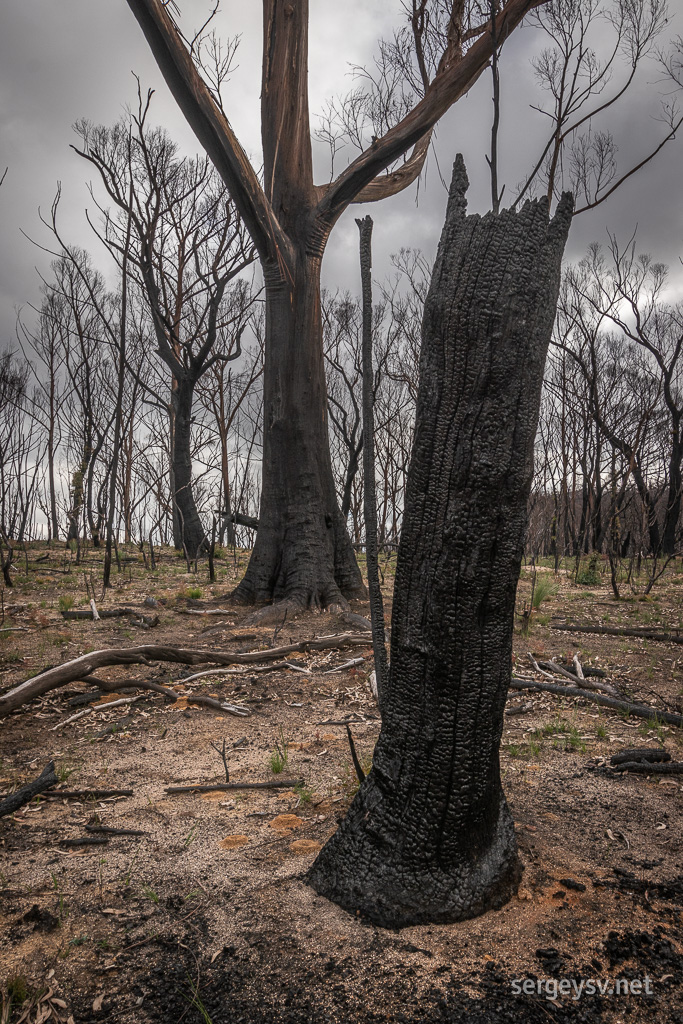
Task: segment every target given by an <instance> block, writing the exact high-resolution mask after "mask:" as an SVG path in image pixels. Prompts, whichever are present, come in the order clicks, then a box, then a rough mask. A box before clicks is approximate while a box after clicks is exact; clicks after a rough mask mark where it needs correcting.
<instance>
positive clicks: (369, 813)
mask: <svg viewBox="0 0 683 1024" xmlns="http://www.w3.org/2000/svg"><path fill="white" fill-rule="evenodd" d="M466 188H467V178H466V175H465V170H464V164H463V163H462V160H461V158H459V159H458V160H457V161H456V166H455V170H454V174H453V183H452V185H451V192H450V196H449V203H448V212H447V215H446V223H445V226H444V230H443V234H442V236H441V243H440V245H439V250H438V253H437V257H436V263H435V265H434V271H433V274H432V281H431V286H430V290H429V293H428V295H427V301H426V304H425V313H424V320H423V329H422V353H421V359H420V382H419V390H418V399H417V409H416V416H415V424H416V426H415V440H414V444H413V453H412V459H411V463H410V470H409V473H408V484H407V489H406V505H405V512H404V518H403V529H402V531H401V542H400V546H399V553H398V562H397V568H396V583H395V590H394V606H393V616H392V631H391V667H390V672H389V678H388V682H387V684H386V686H385V689H384V693H383V696H382V731H381V733H380V737H379V740H378V743H377V746H376V747H375V752H374V755H373V765H372V771H371V773H370V775H369V776H368V777H367V778H366V779H365V781H364V782H363V784H362V785H361V788H360V790H359V792H358V794H357V796H356V798H355V800H354V802H353V804H352V805H351V808H350V810H349V813H348V814H347V816H346V818H345V819H344V821H343V822H342V824H341V826H340V828H339V829H338V831H337V832H336V833H335V835H334V836H333V837H332V839H331V840H330V841H329V842H328V843H327V845H326V846H325V847H324V848H323V850H322V851H321V852H320V854H319V855H318V858H317V860H316V861H315V863H314V865H313V867H312V868H311V870H310V872H309V876H308V877H309V881H310V882H311V883H312V885H313V886H314V887H315V888H316V889H317V891H318V892H320V893H321V894H323V895H325V896H328V897H330V898H331V899H333V900H335V901H336V902H338V903H339V904H341V906H343V907H345V908H346V909H348V910H351V911H360V912H361V913H363V914H365V915H367V916H368V917H369V918H370V919H371V920H373V921H374V922H376V923H377V924H379V925H382V926H383V927H402V926H404V925H412V924H418V923H420V922H427V921H442V922H447V921H457V920H462V919H464V918H468V917H473V916H475V915H476V914H480V913H482V912H483V911H485V910H488V909H491V908H494V907H498V906H500V905H501V904H503V903H504V902H506V900H507V899H509V897H510V895H511V894H512V893H513V892H514V890H515V888H516V885H517V882H518V880H519V877H520V874H521V869H520V865H519V861H518V857H517V846H516V842H515V836H514V829H513V824H512V818H511V816H510V812H509V809H508V806H507V803H506V801H505V796H504V793H503V790H502V787H501V780H500V767H499V760H498V751H499V746H500V738H501V734H502V728H503V709H504V707H505V699H506V696H507V691H508V687H509V685H510V675H511V669H512V633H513V622H514V606H515V592H516V587H517V581H518V579H519V572H520V565H521V559H522V553H523V547H524V534H525V530H526V523H527V502H528V498H529V490H530V487H531V480H532V476H533V449H534V439H535V436H536V428H537V425H538V415H539V406H540V397H541V386H542V383H543V370H544V367H545V360H546V353H547V350H548V344H549V342H550V337H551V333H552V327H553V321H554V318H555V308H556V304H557V296H558V291H559V285H560V267H561V262H562V254H563V251H564V245H565V241H566V238H567V232H568V230H569V224H570V222H571V216H572V198H571V195H570V194H566V195H565V196H563V198H562V199H561V201H560V204H559V206H558V210H557V213H556V214H555V217H554V218H553V219H552V220H549V215H548V200H547V198H546V197H544V198H543V199H541V200H534V201H533V202H529V203H526V204H525V205H524V206H523V207H522V208H521V210H519V211H518V212H515V211H512V210H503V211H502V212H501V213H499V214H494V213H489V214H487V215H486V216H485V217H479V216H478V215H474V216H469V217H468V216H466V215H465V210H466V204H465V191H466Z"/></svg>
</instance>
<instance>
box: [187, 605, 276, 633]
mask: <svg viewBox="0 0 683 1024" xmlns="http://www.w3.org/2000/svg"><path fill="white" fill-rule="evenodd" d="M173 611H174V612H177V614H178V615H231V616H232V617H233V618H234V617H235V615H236V614H237V612H236V611H235V609H234V608H174V609H173ZM257 636H258V633H248V634H247V635H246V636H244V637H236V639H237V640H242V639H243V640H254V639H256V637H257Z"/></svg>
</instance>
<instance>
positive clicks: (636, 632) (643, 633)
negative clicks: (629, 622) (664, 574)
mask: <svg viewBox="0 0 683 1024" xmlns="http://www.w3.org/2000/svg"><path fill="white" fill-rule="evenodd" d="M550 629H556V630H561V631H562V632H563V633H599V634H602V633H604V634H605V635H606V636H632V637H635V638H636V639H640V640H661V641H662V642H663V643H667V644H683V635H681V634H680V633H662V632H659V633H658V632H657V631H656V630H653V629H620V628H617V627H616V626H574V625H572V624H571V623H565V624H564V625H553V624H551V626H550Z"/></svg>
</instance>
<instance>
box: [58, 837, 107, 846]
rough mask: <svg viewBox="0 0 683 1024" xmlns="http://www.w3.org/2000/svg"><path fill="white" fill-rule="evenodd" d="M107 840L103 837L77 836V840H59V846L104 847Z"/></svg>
mask: <svg viewBox="0 0 683 1024" xmlns="http://www.w3.org/2000/svg"><path fill="white" fill-rule="evenodd" d="M108 842H109V840H108V839H107V838H105V836H79V838H78V839H60V840H59V845H60V846H104V844H105V843H108Z"/></svg>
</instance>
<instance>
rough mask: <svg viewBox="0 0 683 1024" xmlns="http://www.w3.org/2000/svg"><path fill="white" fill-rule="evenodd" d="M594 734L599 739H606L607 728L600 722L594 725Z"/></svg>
mask: <svg viewBox="0 0 683 1024" xmlns="http://www.w3.org/2000/svg"><path fill="white" fill-rule="evenodd" d="M595 735H596V736H597V737H598V739H599V740H606V739H607V729H606V728H605V726H604V725H602V724H601V725H597V726H596V727H595Z"/></svg>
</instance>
